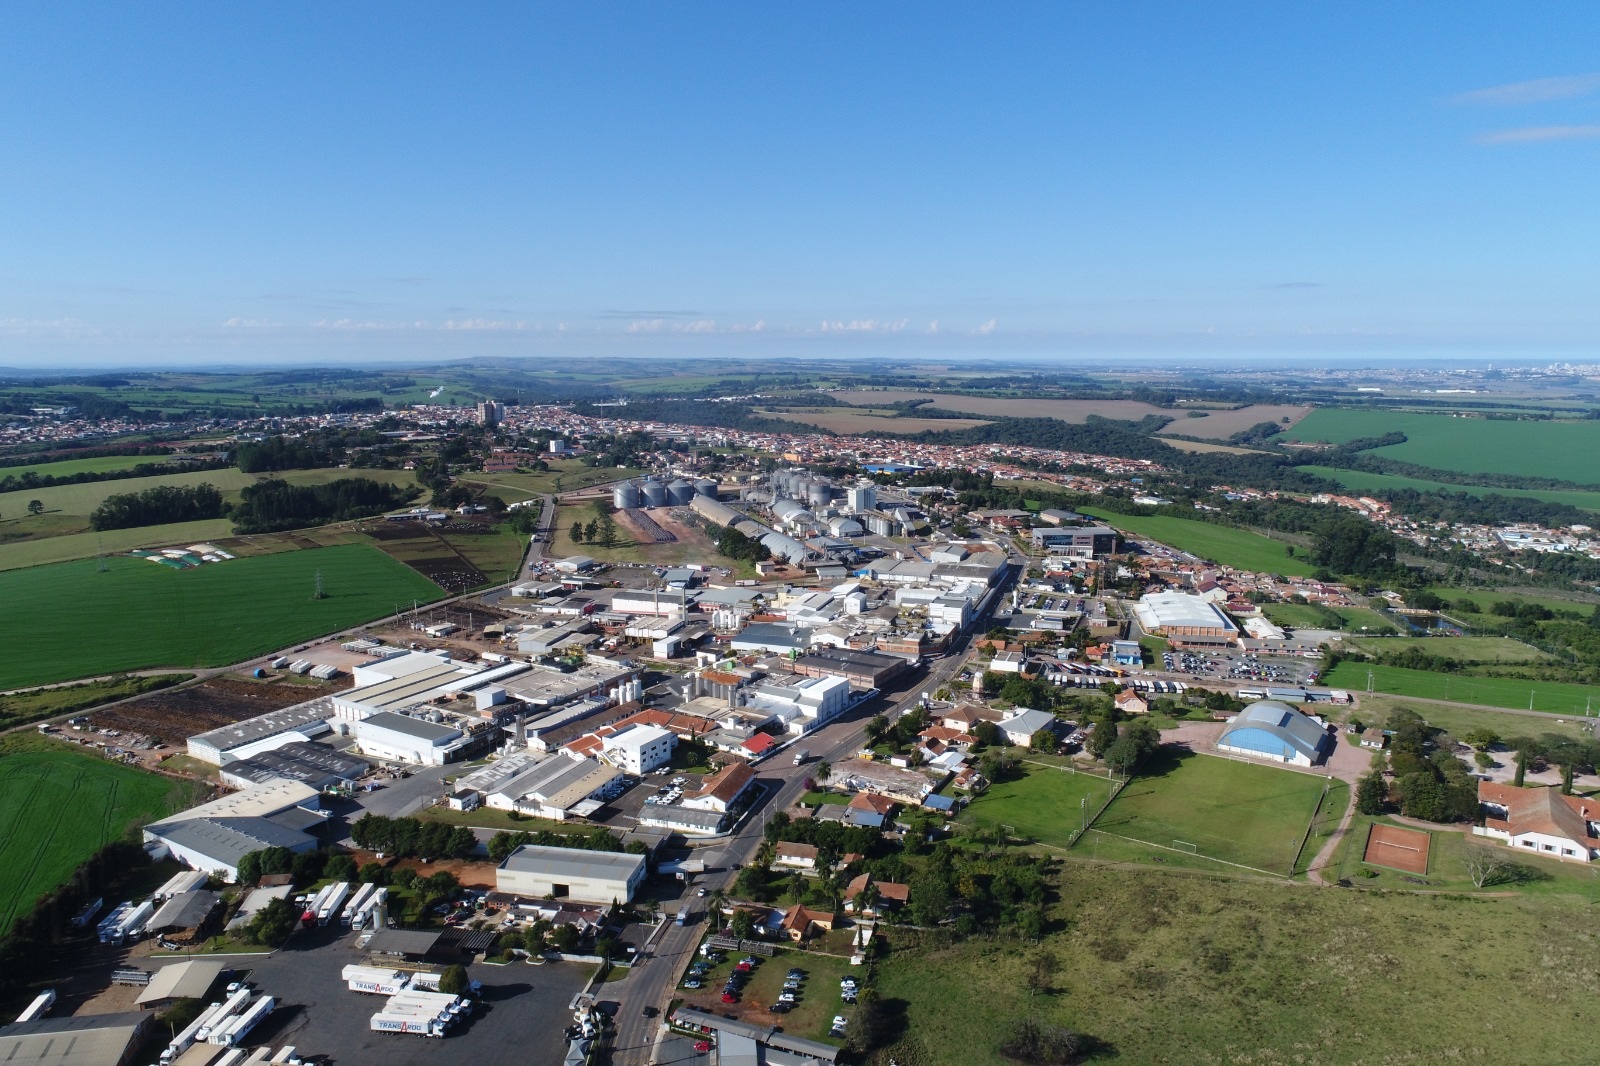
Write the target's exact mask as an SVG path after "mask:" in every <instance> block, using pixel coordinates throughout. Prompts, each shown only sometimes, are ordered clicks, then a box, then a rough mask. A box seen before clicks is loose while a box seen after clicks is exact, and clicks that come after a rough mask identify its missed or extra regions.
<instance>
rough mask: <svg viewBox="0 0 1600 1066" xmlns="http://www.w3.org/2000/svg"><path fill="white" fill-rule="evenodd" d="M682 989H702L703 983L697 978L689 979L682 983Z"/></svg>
mask: <svg viewBox="0 0 1600 1066" xmlns="http://www.w3.org/2000/svg"><path fill="white" fill-rule="evenodd" d="M683 987H684V988H704V987H705V983H704V982H703V981H701V980H700V978H698V977H691V978H689V979H688V980H687V981H685V982H684V983H683Z"/></svg>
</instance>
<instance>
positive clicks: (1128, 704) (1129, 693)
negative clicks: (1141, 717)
mask: <svg viewBox="0 0 1600 1066" xmlns="http://www.w3.org/2000/svg"><path fill="white" fill-rule="evenodd" d="M1111 702H1112V703H1114V704H1116V706H1117V710H1119V711H1121V712H1122V713H1123V714H1148V713H1150V702H1149V701H1148V700H1146V699H1145V698H1144V697H1143V696H1141V695H1139V693H1138V692H1137V691H1136V690H1134V689H1131V688H1125V689H1123V690H1122V691H1121V692H1119V693H1117V694H1116V695H1115V696H1113V697H1111Z"/></svg>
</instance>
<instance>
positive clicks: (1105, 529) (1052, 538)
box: [1028, 526, 1117, 559]
mask: <svg viewBox="0 0 1600 1066" xmlns="http://www.w3.org/2000/svg"><path fill="white" fill-rule="evenodd" d="M1028 535H1029V537H1030V538H1031V539H1032V540H1033V543H1034V546H1035V547H1037V548H1040V549H1042V550H1044V551H1048V552H1053V553H1054V554H1056V555H1060V556H1063V557H1065V558H1068V559H1104V558H1105V557H1106V556H1108V555H1112V554H1115V553H1116V550H1117V531H1116V530H1114V529H1112V528H1110V527H1109V526H1064V527H1061V528H1059V529H1045V528H1042V527H1039V528H1035V529H1033V530H1030V531H1029V534H1028Z"/></svg>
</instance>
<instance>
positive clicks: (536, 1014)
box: [239, 929, 594, 1066]
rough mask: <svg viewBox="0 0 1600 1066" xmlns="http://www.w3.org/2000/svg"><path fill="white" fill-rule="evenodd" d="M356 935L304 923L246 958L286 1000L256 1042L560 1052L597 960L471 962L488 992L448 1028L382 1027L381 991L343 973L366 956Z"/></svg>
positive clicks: (368, 1056)
mask: <svg viewBox="0 0 1600 1066" xmlns="http://www.w3.org/2000/svg"><path fill="white" fill-rule="evenodd" d="M355 936H356V934H352V933H351V932H350V931H349V930H345V929H340V930H337V931H335V930H333V929H309V930H302V931H300V932H297V933H295V935H294V936H293V937H291V938H290V940H289V943H288V945H287V946H286V947H284V948H283V949H281V950H280V951H278V952H276V953H274V954H273V955H271V956H267V957H263V958H260V959H250V960H241V961H240V963H239V966H240V968H241V969H248V970H249V976H248V978H247V979H248V980H249V981H250V983H251V984H253V985H255V986H256V987H257V988H258V989H259V990H260V991H263V992H265V993H267V994H268V995H271V996H274V997H276V998H277V1000H278V1002H279V1004H280V1006H279V1007H278V1009H277V1010H275V1011H273V1013H272V1015H271V1017H269V1018H268V1019H267V1021H266V1022H264V1023H262V1024H261V1025H260V1026H259V1027H258V1028H257V1029H256V1030H255V1032H253V1033H252V1034H251V1037H250V1043H251V1044H259V1043H271V1044H273V1045H274V1046H278V1045H282V1044H294V1045H295V1046H296V1047H297V1048H298V1049H300V1051H301V1052H302V1053H309V1054H317V1055H326V1056H328V1058H329V1060H330V1061H331V1062H332V1063H334V1064H336V1066H367V1064H370V1063H383V1064H384V1066H423V1064H426V1066H438V1064H439V1063H441V1062H467V1063H471V1064H472V1066H525V1064H526V1063H530V1062H541V1063H543V1062H560V1061H561V1059H562V1056H563V1055H564V1054H565V1053H566V1043H565V1041H564V1040H563V1038H562V1034H563V1031H564V1030H565V1028H566V1027H567V1025H569V1024H570V1023H571V1021H572V1013H571V1011H569V1010H568V1009H567V1006H568V1004H569V1003H570V1002H571V1000H572V997H573V996H574V995H575V994H576V993H577V992H578V991H579V990H581V989H582V988H583V986H584V984H585V983H586V982H587V981H588V979H589V975H590V974H591V973H592V972H593V970H594V967H592V966H590V965H586V964H583V963H546V964H544V965H543V966H530V965H528V964H526V963H514V964H512V965H509V966H485V965H476V966H471V967H469V968H468V969H469V973H470V974H471V976H472V978H473V979H474V980H477V981H481V982H482V983H483V1002H482V1004H481V1005H480V1006H479V1008H478V1010H477V1012H476V1013H475V1014H474V1015H473V1016H472V1017H471V1018H469V1019H467V1020H466V1021H465V1022H463V1023H461V1024H460V1025H459V1026H457V1027H456V1028H455V1029H453V1030H451V1033H450V1035H449V1036H447V1037H445V1038H444V1039H442V1040H432V1039H428V1038H426V1037H419V1036H397V1035H391V1034H387V1033H374V1032H372V1031H371V1030H370V1029H369V1028H368V1024H369V1019H370V1018H371V1016H372V1014H373V1013H374V1012H375V1011H377V1010H378V1009H379V1008H380V1007H381V1006H382V1005H383V998H382V997H381V996H370V995H363V994H362V993H359V992H351V991H350V990H349V989H348V988H347V987H346V985H345V982H344V980H343V979H342V978H341V976H340V971H341V970H342V969H343V968H344V967H345V966H347V965H349V964H351V963H365V962H366V955H365V954H364V953H362V952H358V951H355V950H354V948H353V945H354V943H355Z"/></svg>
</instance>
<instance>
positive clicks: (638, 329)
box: [628, 318, 667, 333]
mask: <svg viewBox="0 0 1600 1066" xmlns="http://www.w3.org/2000/svg"><path fill="white" fill-rule="evenodd" d="M666 328H667V320H666V319H664V318H640V319H635V320H634V321H632V322H629V323H628V332H629V333H660V332H661V331H662V330H664V329H666Z"/></svg>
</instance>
